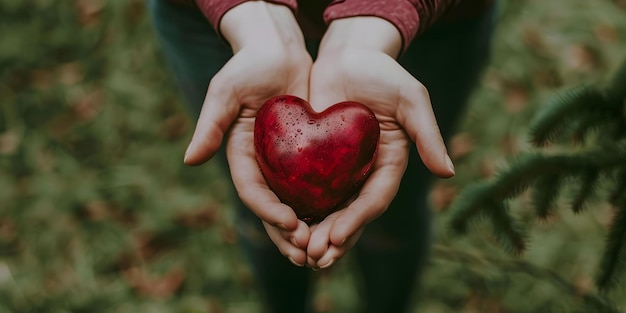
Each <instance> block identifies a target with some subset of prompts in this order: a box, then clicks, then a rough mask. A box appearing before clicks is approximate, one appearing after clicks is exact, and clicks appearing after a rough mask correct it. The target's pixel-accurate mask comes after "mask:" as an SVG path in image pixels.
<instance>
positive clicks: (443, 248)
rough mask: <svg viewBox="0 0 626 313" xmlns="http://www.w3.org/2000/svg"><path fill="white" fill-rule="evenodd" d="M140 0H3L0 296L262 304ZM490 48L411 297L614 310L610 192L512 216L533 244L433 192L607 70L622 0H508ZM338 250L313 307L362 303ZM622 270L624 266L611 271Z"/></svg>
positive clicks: (430, 302)
mask: <svg viewBox="0 0 626 313" xmlns="http://www.w3.org/2000/svg"><path fill="white" fill-rule="evenodd" d="M144 6H145V4H144V2H143V1H142V0H127V1H104V0H76V1H60V0H57V1H55V0H49V1H45V0H43V1H19V0H0V38H1V41H0V313H5V312H6V313H8V312H90V313H91V312H116V313H125V312H129V313H130V312H133V313H134V312H150V313H158V312H189V313H192V312H198V313H200V312H208V313H218V312H225V313H238V312H241V313H255V312H260V304H259V297H258V294H257V292H256V290H255V288H254V281H253V279H252V276H251V273H250V270H249V268H248V267H247V264H246V263H245V262H244V260H243V257H242V255H241V253H240V251H239V249H238V246H237V236H236V235H235V231H234V228H233V218H232V212H231V210H230V205H231V204H230V202H229V199H230V196H229V195H231V192H232V191H231V190H230V189H229V188H230V187H229V186H230V185H229V183H228V180H227V179H228V178H227V176H225V175H224V173H223V172H222V170H221V169H220V168H219V167H218V166H216V165H215V164H213V163H211V162H209V163H208V164H207V165H205V166H201V167H193V168H190V167H186V166H184V165H183V164H182V156H183V154H184V151H185V148H186V144H187V143H188V141H189V138H190V136H191V133H192V131H193V127H194V125H195V121H193V120H191V119H190V117H189V115H188V114H187V113H186V112H185V111H184V109H183V106H182V101H181V99H180V94H179V92H178V91H177V89H176V87H175V85H174V82H173V79H172V77H171V76H170V73H169V72H168V69H167V67H166V64H165V62H164V60H163V57H162V56H161V54H160V50H159V47H158V45H157V43H156V41H155V38H154V33H153V31H152V29H151V24H150V21H149V17H148V15H147V14H146V9H145V7H144ZM496 22H497V24H496V25H497V26H496V35H495V37H494V39H493V49H492V57H491V61H490V64H489V66H488V68H487V70H486V71H485V74H484V76H483V77H482V79H481V81H480V82H479V86H478V88H477V90H476V92H475V93H474V95H473V97H472V101H471V104H470V107H469V108H468V110H467V112H466V115H465V118H464V119H463V121H462V123H461V125H460V127H459V131H458V133H457V134H456V135H455V136H454V137H453V138H452V140H451V141H450V145H449V149H450V152H451V154H452V157H453V158H454V160H455V163H456V170H457V175H456V177H454V178H452V179H449V180H438V181H436V182H435V183H434V186H433V188H432V192H431V202H432V205H433V211H434V212H435V214H434V222H435V225H436V226H437V227H436V229H435V232H436V234H435V242H434V248H433V255H432V260H431V262H430V263H429V265H428V268H427V271H426V274H425V277H424V278H423V282H422V288H421V289H420V290H419V291H416V292H415V297H414V303H415V307H414V309H413V312H426V313H452V312H454V313H459V312H467V313H470V312H479V313H482V312H486V313H495V312H520V313H522V312H529V313H530V312H547V313H551V312H579V311H580V309H581V303H583V302H584V301H587V300H590V299H591V300H590V301H597V302H598V303H604V304H607V305H608V304H609V303H612V304H613V305H615V306H617V307H620V308H621V309H622V310H626V297H624V294H625V292H626V288H623V287H622V288H617V289H616V290H614V291H613V292H611V293H608V294H602V293H599V292H598V291H597V290H596V288H595V286H594V275H595V274H596V272H597V267H598V262H599V257H600V254H601V252H602V248H603V246H604V243H605V237H606V234H607V225H608V224H609V223H610V221H611V208H610V207H608V206H607V205H604V204H598V207H595V208H594V209H593V210H588V211H586V212H584V213H582V214H578V215H575V214H573V213H570V212H569V211H568V210H559V211H558V212H559V214H557V215H555V216H553V217H552V218H551V219H550V220H549V221H547V222H541V223H539V222H537V221H535V220H533V219H532V217H528V214H526V215H524V210H525V203H524V199H523V197H522V199H520V200H519V201H517V202H516V203H515V204H514V206H515V208H516V210H517V211H518V212H520V215H521V216H523V217H525V218H524V225H525V227H526V228H527V232H528V234H529V239H530V246H529V248H528V250H527V251H526V252H525V253H524V254H522V255H520V256H515V255H511V254H509V253H507V252H506V251H505V250H504V249H502V248H501V247H500V246H499V245H498V243H497V242H496V240H495V239H494V237H493V235H492V233H491V230H490V228H489V226H488V224H486V223H485V224H482V223H477V224H475V227H472V228H471V229H470V230H471V231H470V233H469V234H468V235H463V236H454V235H452V234H450V233H449V232H448V228H449V227H448V225H447V220H446V218H447V217H448V215H447V210H446V208H447V207H448V205H449V204H450V202H451V201H452V200H453V199H454V196H455V195H456V194H458V192H459V191H460V190H462V188H463V187H464V186H466V185H467V184H469V183H471V182H474V181H476V180H478V179H488V178H489V177H492V176H493V175H495V174H496V173H497V171H498V169H499V168H501V167H503V166H506V164H507V162H509V161H510V160H512V159H513V158H514V157H515V155H516V154H518V153H520V152H522V151H528V150H531V149H533V148H532V147H531V146H530V145H529V144H528V140H527V139H528V138H527V131H528V124H529V121H530V120H531V118H532V117H533V116H534V114H535V112H536V111H537V109H538V108H540V107H541V106H542V105H545V104H546V102H547V100H549V99H550V97H552V96H554V93H555V92H556V91H558V90H560V89H562V88H566V87H571V86H576V85H579V84H583V83H600V84H601V83H603V82H605V81H606V80H607V79H608V78H609V77H610V75H611V74H612V73H613V71H614V70H615V69H616V68H617V66H618V65H619V64H620V63H621V62H622V60H623V59H624V58H625V57H626V53H625V52H626V1H624V0H594V1H586V0H557V1H542V0H508V1H501V2H500V6H499V7H498V14H497V19H496ZM351 261H352V260H351V255H348V256H347V257H346V258H345V260H343V261H342V262H339V263H338V264H336V265H335V266H334V267H333V269H332V270H330V271H320V272H317V274H316V275H317V276H316V285H315V286H316V287H315V291H314V295H313V296H314V301H313V303H314V307H315V311H316V312H318V313H321V312H359V311H360V308H362V307H361V305H363V303H364V302H363V301H362V300H361V299H360V298H359V293H358V287H357V286H358V281H359V280H358V277H357V276H356V272H355V271H354V270H353V268H354V266H352V264H353V263H352V262H351ZM621 285H622V286H623V285H626V278H624V279H623V280H622V284H621Z"/></svg>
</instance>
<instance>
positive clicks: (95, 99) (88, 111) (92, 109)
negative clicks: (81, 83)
mask: <svg viewBox="0 0 626 313" xmlns="http://www.w3.org/2000/svg"><path fill="white" fill-rule="evenodd" d="M102 97H103V94H102V91H101V90H99V89H94V90H91V91H89V92H87V93H86V94H85V95H83V96H82V97H80V98H79V99H78V100H77V102H76V103H74V104H73V106H72V107H73V112H74V116H75V117H76V118H77V119H79V120H82V121H91V120H92V119H94V118H95V117H96V116H97V115H98V113H99V112H100V110H101V109H102V107H103V101H102Z"/></svg>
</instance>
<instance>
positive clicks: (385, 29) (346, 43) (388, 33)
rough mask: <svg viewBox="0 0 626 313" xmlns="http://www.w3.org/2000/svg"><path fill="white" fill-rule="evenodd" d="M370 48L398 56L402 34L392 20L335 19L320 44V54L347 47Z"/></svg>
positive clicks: (394, 56)
mask: <svg viewBox="0 0 626 313" xmlns="http://www.w3.org/2000/svg"><path fill="white" fill-rule="evenodd" d="M353 48H354V49H368V50H376V51H381V52H384V53H386V54H387V55H389V56H391V57H392V58H396V57H397V56H398V55H399V54H400V52H401V49H402V36H401V34H400V31H399V30H398V28H397V27H395V26H394V25H393V24H392V23H391V22H389V21H387V20H385V19H383V18H379V17H373V16H359V17H350V18H342V19H338V20H335V21H333V22H332V23H331V24H330V25H329V27H328V30H327V31H326V34H325V35H324V38H323V39H322V43H321V45H320V55H322V54H324V53H327V52H338V51H341V50H345V49H353Z"/></svg>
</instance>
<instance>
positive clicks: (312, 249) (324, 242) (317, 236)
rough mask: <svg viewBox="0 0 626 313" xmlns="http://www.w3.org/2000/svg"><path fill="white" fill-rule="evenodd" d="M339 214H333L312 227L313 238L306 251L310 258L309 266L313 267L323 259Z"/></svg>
mask: <svg viewBox="0 0 626 313" xmlns="http://www.w3.org/2000/svg"><path fill="white" fill-rule="evenodd" d="M337 215H338V212H337V213H333V214H331V215H329V216H327V217H326V218H325V219H324V220H322V221H321V222H320V223H319V224H317V225H314V226H312V227H311V238H310V239H309V245H308V246H307V249H306V254H307V256H308V257H309V261H307V263H309V265H311V266H313V265H315V263H316V262H317V260H318V259H319V258H321V257H322V256H323V255H324V253H326V250H327V249H328V245H329V243H330V242H329V236H330V229H331V226H332V223H333V221H334V220H335V218H336V216H337Z"/></svg>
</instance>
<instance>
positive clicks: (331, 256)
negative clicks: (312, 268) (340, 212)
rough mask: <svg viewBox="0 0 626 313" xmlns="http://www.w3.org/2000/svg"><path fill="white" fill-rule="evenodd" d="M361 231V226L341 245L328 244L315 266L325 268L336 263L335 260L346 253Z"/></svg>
mask: <svg viewBox="0 0 626 313" xmlns="http://www.w3.org/2000/svg"><path fill="white" fill-rule="evenodd" d="M362 233H363V228H361V229H359V230H358V231H357V232H356V233H354V234H353V235H352V236H350V238H348V239H347V240H346V242H345V243H344V244H343V245H341V246H335V245H330V246H329V247H328V249H327V250H326V253H324V255H323V256H322V257H321V258H320V259H319V260H318V261H317V268H319V269H325V268H329V267H331V266H332V265H333V264H335V263H337V261H339V260H340V259H341V258H343V257H344V256H345V255H346V254H347V253H348V251H350V249H351V248H352V247H353V246H354V245H355V244H356V243H357V241H358V240H359V238H360V237H361V234H362Z"/></svg>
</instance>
